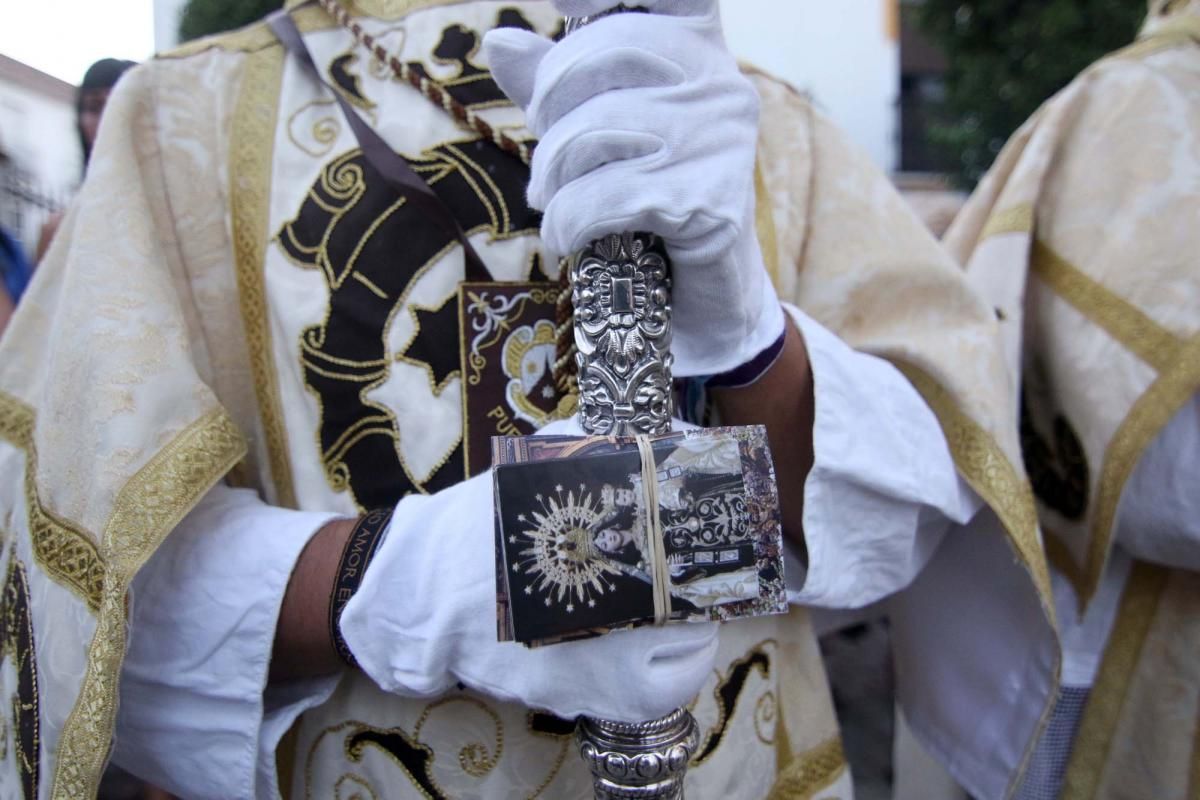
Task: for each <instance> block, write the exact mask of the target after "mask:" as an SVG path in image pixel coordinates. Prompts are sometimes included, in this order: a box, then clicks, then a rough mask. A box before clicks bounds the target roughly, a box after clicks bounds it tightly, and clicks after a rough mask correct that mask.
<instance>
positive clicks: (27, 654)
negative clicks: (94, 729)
mask: <svg viewBox="0 0 1200 800" xmlns="http://www.w3.org/2000/svg"><path fill="white" fill-rule="evenodd" d="M4 659H11V660H12V663H13V666H14V667H15V668H16V673H17V691H16V694H14V695H13V696H12V701H11V703H12V705H11V708H12V716H11V717H10V719H9V726H10V732H11V737H12V738H11V746H12V747H13V750H14V753H13V755H14V759H13V760H14V761H15V762H16V765H17V772H18V773H19V774H20V778H21V791H22V793H23V797H25V798H26V800H33V799H34V798H36V797H37V796H38V779H39V765H38V747H39V742H38V733H39V730H38V726H39V721H38V675H37V660H36V658H35V656H34V641H33V620H32V619H31V618H30V616H29V581H28V579H27V578H26V576H25V568H24V566H22V565H21V562H20V561H18V560H17V558H16V556H15V555H13V556H11V557H10V560H9V565H8V579H7V580H6V581H5V582H4V595H3V597H2V598H0V661H3V660H4Z"/></svg>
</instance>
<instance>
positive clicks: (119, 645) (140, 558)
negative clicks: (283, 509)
mask: <svg viewBox="0 0 1200 800" xmlns="http://www.w3.org/2000/svg"><path fill="white" fill-rule="evenodd" d="M245 452H246V445H245V441H244V440H243V438H242V435H241V433H240V432H239V431H238V429H237V427H236V426H235V425H234V424H233V421H232V420H231V419H230V418H229V417H228V415H226V413H225V412H224V411H223V410H220V409H218V410H215V411H213V412H211V413H209V414H208V415H207V416H205V417H202V418H201V419H199V420H197V421H195V422H193V423H192V424H191V425H189V426H188V427H187V428H185V429H184V430H183V432H182V433H180V434H179V435H178V436H177V437H175V439H174V440H173V441H172V442H171V443H170V444H169V445H167V447H166V448H164V449H163V450H161V451H160V452H159V453H158V454H157V455H156V456H155V457H154V458H152V459H151V460H150V461H149V462H148V463H147V464H146V465H145V466H144V467H142V468H141V469H140V470H138V472H137V474H135V475H134V476H133V477H132V478H131V479H130V480H129V482H128V483H126V484H125V486H124V488H123V489H121V491H120V493H119V494H118V495H117V498H116V502H115V503H114V506H113V513H112V515H111V516H110V517H109V521H108V524H107V525H105V527H104V537H103V540H102V542H103V543H102V549H103V553H104V556H105V562H106V564H107V566H108V569H106V570H105V572H104V585H103V591H102V594H101V598H100V609H99V612H98V613H97V615H96V617H97V619H96V633H95V635H94V636H93V637H92V644H91V647H90V648H89V649H88V664H87V671H86V673H85V674H84V677H83V684H82V686H81V687H80V690H79V696H78V697H77V698H76V700H75V706H74V707H73V708H72V709H71V714H70V716H68V717H67V721H66V724H65V725H64V726H63V731H62V737H61V738H60V739H59V742H58V752H57V754H56V758H55V764H54V784H53V789H52V792H51V796H53V797H54V798H56V800H85V799H86V798H94V797H96V794H97V791H98V790H99V786H100V776H101V773H103V771H104V764H105V762H106V761H107V759H108V753H109V744H110V743H111V742H112V737H113V729H114V726H115V723H116V713H117V684H118V679H119V677H120V673H121V661H122V659H123V658H124V656H125V644H126V643H125V623H126V620H125V601H126V597H127V593H128V589H129V583H130V581H132V580H133V576H134V574H135V573H136V572H137V570H138V569H139V568H140V567H141V566H142V564H144V563H145V562H146V560H147V559H148V558H149V557H150V555H151V554H152V553H153V552H154V550H155V549H156V548H157V547H158V545H159V544H160V543H161V542H162V540H163V539H164V538H166V536H167V534H168V533H169V532H170V531H171V529H172V528H174V527H175V526H176V525H177V524H178V523H179V521H180V520H181V519H183V516H184V515H185V514H186V513H187V512H188V511H189V510H191V509H192V508H193V507H194V506H195V505H196V503H197V502H199V500H200V498H201V497H202V496H203V495H204V494H205V492H207V491H208V490H209V489H211V488H212V487H213V485H214V484H215V483H216V482H217V481H219V480H220V479H221V477H222V476H223V475H225V474H226V473H227V472H229V470H230V469H232V468H233V466H234V465H235V464H237V462H238V461H240V460H241V458H242V457H243V456H244V455H245Z"/></svg>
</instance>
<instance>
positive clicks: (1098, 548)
mask: <svg viewBox="0 0 1200 800" xmlns="http://www.w3.org/2000/svg"><path fill="white" fill-rule="evenodd" d="M1197 391H1200V335H1197V336H1194V337H1193V338H1192V339H1191V341H1189V342H1188V343H1187V345H1185V346H1184V347H1182V348H1180V350H1179V355H1178V361H1177V362H1176V363H1175V364H1173V365H1172V366H1171V368H1170V369H1169V370H1167V371H1166V372H1164V373H1163V374H1161V375H1159V377H1158V379H1157V380H1156V381H1154V383H1152V384H1151V385H1150V388H1148V389H1147V390H1146V391H1145V392H1144V393H1143V394H1142V396H1141V397H1139V398H1138V399H1137V402H1135V403H1134V404H1133V408H1132V409H1130V411H1129V414H1128V416H1126V417H1125V421H1124V422H1122V423H1121V426H1120V427H1119V428H1117V432H1116V434H1114V435H1113V438H1112V441H1111V442H1109V445H1108V449H1107V450H1106V452H1105V454H1104V466H1103V467H1102V469H1101V472H1100V482H1099V489H1098V491H1097V493H1096V497H1097V499H1096V513H1095V516H1094V517H1093V518H1092V526H1091V541H1090V542H1089V543H1088V544H1089V547H1088V554H1087V567H1086V570H1085V572H1084V578H1085V581H1086V582H1085V583H1084V585H1083V587H1082V590H1081V591H1080V593H1079V594H1080V600H1081V603H1082V604H1083V605H1085V606H1086V604H1087V603H1088V602H1089V601H1090V600H1091V598H1092V595H1093V594H1095V592H1096V587H1097V586H1099V585H1100V577H1101V576H1102V575H1103V574H1104V567H1105V565H1106V564H1107V563H1108V554H1109V551H1110V549H1111V547H1110V545H1111V544H1112V537H1113V527H1114V522H1115V521H1116V516H1117V505H1118V503H1119V502H1120V499H1121V493H1122V492H1123V491H1124V489H1125V482H1126V481H1127V480H1129V476H1130V475H1131V474H1132V473H1133V468H1134V467H1135V466H1136V465H1137V460H1138V458H1139V457H1140V456H1141V454H1142V452H1143V451H1144V450H1145V449H1146V448H1147V447H1148V446H1149V445H1150V443H1151V442H1152V441H1154V438H1155V437H1156V436H1158V433H1159V431H1161V430H1162V429H1163V427H1164V426H1166V424H1167V423H1168V422H1170V421H1171V418H1172V417H1174V416H1175V414H1176V413H1178V411H1179V409H1180V408H1182V407H1183V404H1184V403H1186V402H1187V400H1188V398H1190V397H1191V396H1192V395H1194V394H1195V393H1196V392H1197Z"/></svg>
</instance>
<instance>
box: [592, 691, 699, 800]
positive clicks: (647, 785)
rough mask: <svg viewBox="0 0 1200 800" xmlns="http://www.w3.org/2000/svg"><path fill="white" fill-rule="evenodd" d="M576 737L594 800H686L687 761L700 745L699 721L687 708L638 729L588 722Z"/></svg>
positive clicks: (608, 723)
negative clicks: (587, 768) (684, 797)
mask: <svg viewBox="0 0 1200 800" xmlns="http://www.w3.org/2000/svg"><path fill="white" fill-rule="evenodd" d="M576 737H577V739H578V742H579V754H580V755H581V756H583V760H584V761H586V762H587V765H588V767H589V768H590V769H591V771H592V779H593V785H594V787H595V793H596V800H651V799H652V800H682V798H683V778H684V775H685V774H686V773H687V766H688V762H689V761H691V759H692V754H694V753H695V752H696V748H698V747H699V746H700V729H699V727H698V726H697V725H696V720H695V719H693V718H692V715H691V714H689V713H688V712H687V711H685V710H683V709H678V710H676V711H673V712H672V713H671V714H669V715H667V716H665V717H663V718H662V719H659V720H655V721H653V722H639V723H635V724H624V723H620V722H607V721H601V720H594V719H589V718H587V717H585V718H584V719H582V720H580V722H579V727H578V729H577V731H576Z"/></svg>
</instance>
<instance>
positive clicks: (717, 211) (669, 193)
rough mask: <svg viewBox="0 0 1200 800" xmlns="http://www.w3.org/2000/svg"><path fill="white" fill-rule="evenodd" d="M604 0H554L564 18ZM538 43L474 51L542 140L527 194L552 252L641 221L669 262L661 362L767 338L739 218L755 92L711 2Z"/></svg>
mask: <svg viewBox="0 0 1200 800" xmlns="http://www.w3.org/2000/svg"><path fill="white" fill-rule="evenodd" d="M607 5H611V3H610V2H600V1H599V0H596V1H595V2H593V1H592V0H555V7H556V8H558V9H559V11H561V12H563V13H565V14H566V13H571V14H583V13H595V12H596V11H598V10H601V9H602V8H603V7H605V6H607ZM639 5H645V6H649V7H651V8H652V9H655V10H658V11H661V12H662V13H650V14H636V13H626V14H616V15H613V16H609V17H604V18H602V19H599V20H597V21H595V22H593V23H592V24H590V25H588V26H586V27H584V28H583V29H582V30H579V31H577V32H575V33H572V34H571V35H570V36H567V37H566V38H565V39H564V40H563V41H562V42H559V43H558V44H553V43H551V42H550V41H549V40H547V39H543V38H541V37H539V36H537V35H535V34H532V33H529V32H527V31H522V30H517V29H514V28H501V29H497V30H493V31H490V32H489V33H488V34H487V35H486V36H485V37H484V54H485V57H486V58H487V60H488V63H489V64H490V66H491V69H492V74H493V75H494V76H495V78H496V81H497V83H499V84H500V87H501V88H502V89H503V90H504V91H505V93H506V94H508V96H509V97H510V98H512V100H513V101H514V102H515V103H517V104H518V105H520V106H522V107H523V108H525V110H526V116H527V122H528V125H529V127H530V129H531V130H532V131H533V132H534V133H536V134H537V135H538V136H539V137H540V139H541V141H540V143H539V145H538V147H537V149H536V150H535V152H534V157H533V171H532V175H531V178H530V183H529V202H530V204H531V205H532V206H533V207H535V208H539V209H543V210H544V211H545V216H544V218H543V221H542V238H543V241H544V242H545V244H546V247H547V249H548V250H549V251H550V253H551V254H552V255H555V256H558V255H564V254H568V253H572V252H575V251H576V250H579V249H580V248H582V247H584V246H585V245H586V244H588V243H589V242H591V241H592V240H594V239H597V238H599V237H600V236H602V235H605V234H608V233H614V232H621V231H651V232H654V233H657V234H658V235H660V236H662V237H663V239H664V241H665V242H666V244H667V248H668V251H669V253H670V256H671V259H672V262H673V265H674V268H675V271H674V275H673V280H674V295H673V300H672V305H673V308H674V322H675V333H674V347H673V352H674V353H675V373H676V374H677V375H681V376H687V375H712V374H716V373H722V372H726V371H728V370H731V369H733V368H734V367H737V366H740V365H742V364H744V363H746V362H747V361H750V360H751V359H752V358H754V356H756V355H758V354H759V353H761V352H762V351H764V350H766V349H767V348H768V347H769V346H770V345H771V344H773V343H775V342H776V341H777V340H778V339H779V337H780V336H781V335H782V333H783V330H784V316H783V312H782V310H781V309H780V307H779V300H778V298H777V296H776V294H775V290H774V289H773V287H772V286H771V281H770V277H769V276H768V274H767V271H766V268H765V266H764V263H763V258H762V253H761V251H760V250H759V246H758V240H757V237H756V232H755V225H754V156H755V148H756V141H757V134H758V95H757V94H756V92H755V90H754V87H753V86H752V85H751V84H750V82H749V81H748V80H747V79H746V78H745V77H743V76H742V74H741V73H740V72H739V70H738V67H737V63H736V62H735V61H734V59H733V57H732V56H731V55H730V54H729V52H728V50H726V48H725V43H724V39H723V36H722V33H721V22H720V16H719V14H718V12H717V2H716V0H657V1H656V2H655V1H652V2H648V3H639Z"/></svg>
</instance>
